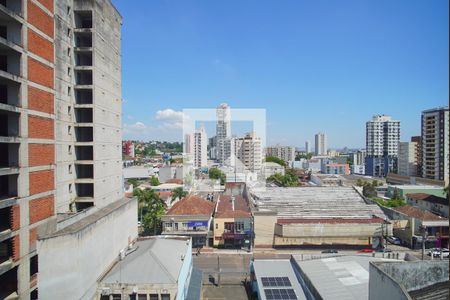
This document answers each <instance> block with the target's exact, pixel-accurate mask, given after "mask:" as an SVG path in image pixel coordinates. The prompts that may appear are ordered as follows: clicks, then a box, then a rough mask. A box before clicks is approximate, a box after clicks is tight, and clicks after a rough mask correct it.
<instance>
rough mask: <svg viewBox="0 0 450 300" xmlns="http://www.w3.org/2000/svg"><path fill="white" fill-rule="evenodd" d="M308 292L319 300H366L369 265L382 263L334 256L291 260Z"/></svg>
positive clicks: (348, 256)
mask: <svg viewBox="0 0 450 300" xmlns="http://www.w3.org/2000/svg"><path fill="white" fill-rule="evenodd" d="M293 257H294V259H295V261H296V263H297V265H298V267H299V269H300V274H301V276H302V277H307V279H309V280H305V281H306V282H308V281H309V284H306V285H307V286H308V288H309V289H310V290H316V291H317V293H318V294H319V295H320V296H321V298H322V299H324V300H326V299H347V300H351V299H355V300H357V299H368V298H369V262H371V261H382V260H383V259H381V258H374V257H371V256H365V255H346V256H335V257H327V258H321V259H313V260H306V261H302V260H301V257H300V256H298V255H294V256H293Z"/></svg>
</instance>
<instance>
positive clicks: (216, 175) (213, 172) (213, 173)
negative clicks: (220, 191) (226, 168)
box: [209, 168, 226, 185]
mask: <svg viewBox="0 0 450 300" xmlns="http://www.w3.org/2000/svg"><path fill="white" fill-rule="evenodd" d="M209 178H210V179H220V184H221V185H224V184H225V180H226V175H225V173H224V172H222V171H221V170H219V169H218V168H211V169H210V170H209Z"/></svg>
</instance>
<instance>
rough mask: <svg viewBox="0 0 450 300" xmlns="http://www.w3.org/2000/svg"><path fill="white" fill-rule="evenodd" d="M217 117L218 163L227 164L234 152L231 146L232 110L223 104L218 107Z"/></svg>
mask: <svg viewBox="0 0 450 300" xmlns="http://www.w3.org/2000/svg"><path fill="white" fill-rule="evenodd" d="M216 117H217V123H216V143H217V144H216V151H217V161H218V162H219V163H221V164H225V163H226V161H227V160H229V158H230V156H231V153H232V152H233V151H232V145H231V109H230V107H229V106H228V104H226V103H222V104H220V105H219V106H218V107H217V109H216Z"/></svg>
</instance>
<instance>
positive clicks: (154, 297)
mask: <svg viewBox="0 0 450 300" xmlns="http://www.w3.org/2000/svg"><path fill="white" fill-rule="evenodd" d="M159 296H160V295H158V294H130V295H124V296H123V297H122V295H121V294H112V295H102V296H101V297H100V300H170V294H161V297H159Z"/></svg>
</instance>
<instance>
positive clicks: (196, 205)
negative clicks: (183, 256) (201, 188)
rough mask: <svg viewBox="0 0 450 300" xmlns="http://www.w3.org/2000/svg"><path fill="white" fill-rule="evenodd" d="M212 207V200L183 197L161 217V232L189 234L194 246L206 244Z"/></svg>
mask: <svg viewBox="0 0 450 300" xmlns="http://www.w3.org/2000/svg"><path fill="white" fill-rule="evenodd" d="M214 207H215V204H214V203H213V202H211V201H208V200H205V199H203V198H201V197H198V196H194V195H189V196H187V197H185V198H183V199H182V200H180V201H178V202H176V203H175V204H174V205H173V206H172V207H171V208H170V209H169V210H168V211H167V213H166V214H165V215H164V216H162V217H161V222H162V234H164V235H181V236H190V237H192V247H194V248H199V247H203V246H208V245H209V244H210V241H209V239H210V238H212V236H210V226H211V222H212V215H213V212H214Z"/></svg>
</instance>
